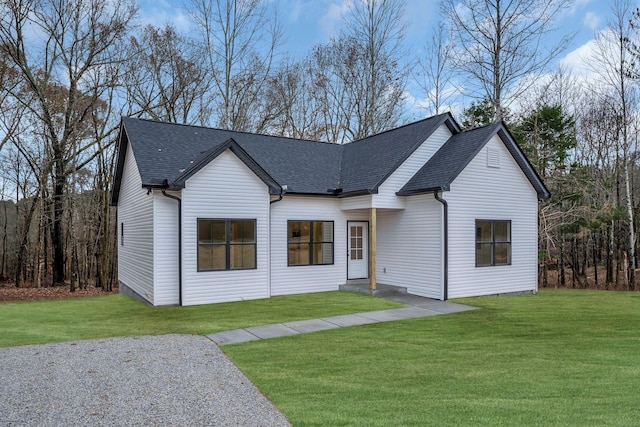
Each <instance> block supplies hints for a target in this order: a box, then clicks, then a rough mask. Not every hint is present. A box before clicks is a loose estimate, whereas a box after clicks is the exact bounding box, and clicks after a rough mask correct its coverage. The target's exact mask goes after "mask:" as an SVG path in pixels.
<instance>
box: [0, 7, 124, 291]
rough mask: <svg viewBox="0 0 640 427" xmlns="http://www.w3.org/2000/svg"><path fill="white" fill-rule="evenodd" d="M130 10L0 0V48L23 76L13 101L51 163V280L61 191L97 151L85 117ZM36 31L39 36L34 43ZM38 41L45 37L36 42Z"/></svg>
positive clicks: (57, 270)
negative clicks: (31, 122)
mask: <svg viewBox="0 0 640 427" xmlns="http://www.w3.org/2000/svg"><path fill="white" fill-rule="evenodd" d="M135 14H136V8H135V4H134V3H133V2H132V1H130V0H114V1H111V2H103V1H101V0H56V1H53V0H50V1H37V0H6V1H4V2H2V4H0V49H1V50H2V52H3V54H4V56H5V57H6V58H8V60H9V61H10V65H11V66H12V67H13V68H14V69H16V70H17V71H18V72H19V74H20V77H21V79H22V81H23V82H24V84H23V85H21V87H20V90H22V91H25V92H26V93H28V94H30V95H29V96H28V97H25V96H24V95H23V94H18V93H14V94H13V95H15V98H16V99H24V98H29V99H31V98H32V99H33V102H28V103H25V104H24V105H25V107H26V108H27V109H28V110H29V111H30V112H31V113H32V114H33V116H34V118H36V119H37V126H38V128H39V129H41V130H42V132H41V134H40V135H39V137H40V138H41V143H42V144H44V146H45V147H46V151H47V153H48V155H49V156H50V158H51V160H52V164H51V175H52V190H53V191H52V197H53V219H52V233H51V234H52V236H51V238H52V244H53V249H54V257H53V267H54V268H53V273H54V282H55V283H64V280H65V247H64V232H63V231H64V230H63V218H64V212H65V201H64V195H65V188H66V186H67V184H68V179H69V176H70V175H71V174H72V173H73V171H76V170H79V169H81V168H82V167H83V166H84V165H86V164H88V163H89V162H90V161H92V160H93V159H94V158H95V156H96V155H97V153H96V151H95V138H93V137H90V132H89V131H88V125H87V121H86V120H87V118H88V117H91V116H92V115H94V114H96V112H97V108H96V104H97V103H98V102H99V99H97V98H96V97H95V94H96V93H98V91H91V90H88V86H96V85H97V86H101V85H102V84H106V83H107V82H106V81H96V79H97V78H98V77H99V76H101V75H103V73H105V70H108V69H109V68H110V66H111V65H113V61H114V60H113V58H114V55H113V51H114V49H116V48H117V47H118V46H119V45H120V44H121V42H122V39H123V37H124V36H125V35H126V34H127V32H128V31H129V28H130V26H131V24H132V19H133V17H134V16H135ZM34 32H35V33H37V36H38V38H39V40H38V41H37V42H36V40H34ZM40 40H44V42H40Z"/></svg>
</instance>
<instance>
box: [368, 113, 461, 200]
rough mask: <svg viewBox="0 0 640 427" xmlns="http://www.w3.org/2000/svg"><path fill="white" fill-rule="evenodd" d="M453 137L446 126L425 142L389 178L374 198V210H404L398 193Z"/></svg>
mask: <svg viewBox="0 0 640 427" xmlns="http://www.w3.org/2000/svg"><path fill="white" fill-rule="evenodd" d="M450 137H451V131H449V128H447V126H446V125H445V124H442V125H441V126H440V127H439V128H438V129H436V130H435V131H434V132H433V133H432V134H431V135H430V136H429V138H427V140H426V141H425V142H423V143H422V145H420V147H418V148H417V149H416V150H415V151H414V152H413V153H411V155H410V156H409V157H408V158H407V159H406V160H405V161H404V163H402V164H401V165H400V166H399V167H398V168H397V169H396V170H395V171H394V172H393V173H392V174H391V176H389V177H388V178H387V179H386V180H385V181H384V182H383V183H382V184H381V185H380V187H379V188H378V194H374V195H373V196H372V198H373V200H372V206H373V207H374V208H391V209H402V208H404V202H405V199H404V197H398V196H396V193H397V192H398V191H400V189H401V188H402V187H403V186H404V185H405V184H406V183H407V182H408V181H409V180H410V179H411V178H412V177H413V176H414V175H415V174H416V172H418V171H419V170H420V168H421V167H422V166H424V164H425V163H427V162H428V161H429V159H430V158H431V156H433V155H434V154H435V152H436V151H438V150H439V149H440V147H442V145H443V144H444V143H445V142H447V140H448V139H449V138H450Z"/></svg>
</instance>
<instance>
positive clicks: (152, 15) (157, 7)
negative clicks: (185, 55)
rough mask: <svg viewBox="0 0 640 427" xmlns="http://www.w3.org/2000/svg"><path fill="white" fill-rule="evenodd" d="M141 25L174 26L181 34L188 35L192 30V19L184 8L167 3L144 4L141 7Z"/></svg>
mask: <svg viewBox="0 0 640 427" xmlns="http://www.w3.org/2000/svg"><path fill="white" fill-rule="evenodd" d="M140 12H141V13H140V16H141V19H140V21H141V24H142V25H143V26H147V25H153V26H154V27H164V26H165V25H166V24H171V25H173V26H174V27H175V28H176V30H177V31H178V32H180V33H186V32H188V31H189V30H190V29H191V19H190V18H189V15H188V14H187V13H186V11H185V10H184V9H183V8H182V7H177V6H176V5H175V4H173V3H169V2H166V1H161V0H158V1H153V2H142V4H141V7H140Z"/></svg>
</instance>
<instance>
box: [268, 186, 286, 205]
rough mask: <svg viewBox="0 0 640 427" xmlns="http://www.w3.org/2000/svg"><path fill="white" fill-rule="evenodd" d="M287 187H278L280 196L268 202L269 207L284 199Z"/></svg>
mask: <svg viewBox="0 0 640 427" xmlns="http://www.w3.org/2000/svg"><path fill="white" fill-rule="evenodd" d="M287 188H288V187H287V186H286V185H283V186H282V187H280V194H279V195H278V198H277V199H275V200H271V201H270V202H269V204H270V205H272V204H274V203H278V202H279V201H280V200H282V198H283V197H284V195H285V193H286V192H287Z"/></svg>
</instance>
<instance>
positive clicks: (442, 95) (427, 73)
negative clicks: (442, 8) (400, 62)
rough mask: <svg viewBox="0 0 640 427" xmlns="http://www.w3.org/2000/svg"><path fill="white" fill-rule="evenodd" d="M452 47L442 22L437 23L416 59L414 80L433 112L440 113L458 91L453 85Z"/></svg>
mask: <svg viewBox="0 0 640 427" xmlns="http://www.w3.org/2000/svg"><path fill="white" fill-rule="evenodd" d="M452 49H453V46H451V43H450V42H449V39H448V34H447V30H446V27H445V25H444V23H438V26H437V27H435V28H434V29H433V31H432V33H431V37H430V39H429V41H428V42H427V45H426V47H425V49H424V54H422V55H421V56H420V59H419V60H418V70H417V72H416V74H415V78H416V82H417V83H418V86H420V88H421V89H422V90H423V91H424V94H425V95H426V98H427V100H428V101H429V110H430V111H431V112H432V113H433V114H440V113H441V112H442V109H443V107H445V106H446V104H447V102H449V101H450V100H451V99H452V98H453V96H454V95H456V94H457V93H458V92H459V89H458V88H456V87H454V85H453V76H454V69H453V67H452V66H451V60H452V57H451V54H452Z"/></svg>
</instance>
